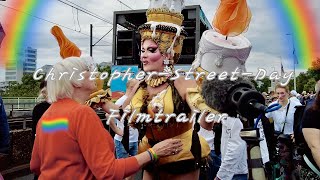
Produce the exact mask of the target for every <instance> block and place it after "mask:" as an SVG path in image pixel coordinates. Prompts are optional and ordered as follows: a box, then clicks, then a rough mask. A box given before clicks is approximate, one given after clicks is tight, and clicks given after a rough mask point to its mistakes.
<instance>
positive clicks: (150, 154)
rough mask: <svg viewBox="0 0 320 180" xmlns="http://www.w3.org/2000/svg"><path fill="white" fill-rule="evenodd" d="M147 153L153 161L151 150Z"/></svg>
mask: <svg viewBox="0 0 320 180" xmlns="http://www.w3.org/2000/svg"><path fill="white" fill-rule="evenodd" d="M147 152H148V154H149V156H150V159H151V161H153V156H152V153H151V152H150V150H149V149H148V150H147Z"/></svg>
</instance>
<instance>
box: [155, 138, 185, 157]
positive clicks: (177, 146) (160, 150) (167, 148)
mask: <svg viewBox="0 0 320 180" xmlns="http://www.w3.org/2000/svg"><path fill="white" fill-rule="evenodd" d="M182 145H183V144H182V142H181V140H180V139H166V140H164V141H161V142H159V143H157V144H156V145H154V146H153V147H152V149H153V150H154V152H155V153H156V155H157V156H158V157H164V156H170V155H175V154H178V153H179V152H180V151H181V150H182Z"/></svg>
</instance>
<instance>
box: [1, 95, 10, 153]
mask: <svg viewBox="0 0 320 180" xmlns="http://www.w3.org/2000/svg"><path fill="white" fill-rule="evenodd" d="M9 143H10V139H9V124H8V119H7V114H6V111H5V108H4V104H3V101H2V98H1V96H0V153H5V154H7V153H8V150H9Z"/></svg>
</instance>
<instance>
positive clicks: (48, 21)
mask: <svg viewBox="0 0 320 180" xmlns="http://www.w3.org/2000/svg"><path fill="white" fill-rule="evenodd" d="M0 6H3V7H5V8H8V9H11V10H14V11H17V12H20V13H23V14H27V15H28V16H31V17H33V18H36V19H39V20H42V21H45V22H47V23H51V24H54V25H58V26H60V27H63V28H65V29H69V30H71V31H75V32H77V33H80V34H83V35H85V36H88V37H90V35H88V34H85V33H83V32H79V31H76V30H74V29H72V28H69V27H67V26H64V25H61V24H58V23H55V22H52V21H50V20H47V19H44V18H41V17H38V16H35V15H32V14H30V13H27V12H24V11H21V10H18V9H15V8H13V7H9V6H6V5H3V4H0ZM94 38H95V39H99V38H97V37H94ZM103 42H106V43H109V44H110V45H112V43H111V42H108V41H103Z"/></svg>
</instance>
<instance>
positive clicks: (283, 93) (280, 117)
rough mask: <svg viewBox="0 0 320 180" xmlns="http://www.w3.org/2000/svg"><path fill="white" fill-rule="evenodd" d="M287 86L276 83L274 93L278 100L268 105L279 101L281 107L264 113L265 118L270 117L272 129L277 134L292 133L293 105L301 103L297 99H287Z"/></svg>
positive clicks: (294, 109)
mask: <svg viewBox="0 0 320 180" xmlns="http://www.w3.org/2000/svg"><path fill="white" fill-rule="evenodd" d="M289 93H290V91H289V88H288V87H287V86H281V85H280V84H278V85H276V94H277V95H278V100H277V101H275V102H273V103H271V104H270V105H269V106H271V105H273V104H275V103H279V104H280V105H281V106H282V107H281V108H280V109H279V110H277V111H272V112H270V113H267V114H266V117H267V118H269V119H270V118H272V119H273V122H274V130H275V131H276V132H277V133H278V134H286V135H291V134H293V123H294V113H295V111H296V108H295V106H298V105H301V103H300V102H299V101H295V100H291V99H290V100H289Z"/></svg>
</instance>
